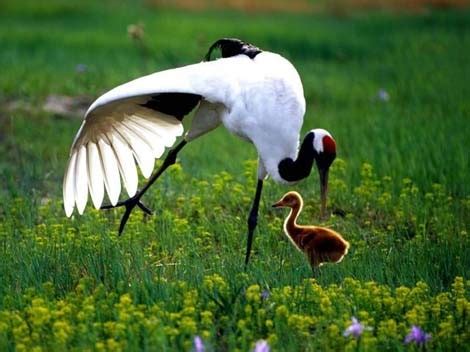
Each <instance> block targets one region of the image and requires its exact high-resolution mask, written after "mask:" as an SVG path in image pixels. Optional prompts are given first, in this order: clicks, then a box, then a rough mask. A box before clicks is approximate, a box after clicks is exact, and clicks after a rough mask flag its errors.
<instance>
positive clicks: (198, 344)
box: [193, 336, 206, 352]
mask: <svg viewBox="0 0 470 352" xmlns="http://www.w3.org/2000/svg"><path fill="white" fill-rule="evenodd" d="M193 344H194V349H193V350H194V352H204V351H205V350H206V348H205V347H204V343H203V342H202V339H201V337H200V336H196V337H194V343H193Z"/></svg>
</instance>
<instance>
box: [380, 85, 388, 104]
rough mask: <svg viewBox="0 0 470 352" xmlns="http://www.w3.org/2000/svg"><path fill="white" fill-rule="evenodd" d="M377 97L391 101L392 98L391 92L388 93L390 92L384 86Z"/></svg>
mask: <svg viewBox="0 0 470 352" xmlns="http://www.w3.org/2000/svg"><path fill="white" fill-rule="evenodd" d="M377 98H378V99H379V100H380V101H385V102H386V101H389V100H390V94H388V92H387V91H386V90H385V89H383V88H380V89H379V91H378V93H377Z"/></svg>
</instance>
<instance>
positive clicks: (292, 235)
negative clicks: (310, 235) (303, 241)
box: [284, 200, 303, 249]
mask: <svg viewBox="0 0 470 352" xmlns="http://www.w3.org/2000/svg"><path fill="white" fill-rule="evenodd" d="M302 207H303V202H302V200H300V201H299V203H298V204H296V205H295V206H293V207H292V209H291V211H290V213H289V215H288V216H287V218H286V220H285V221H284V232H285V233H286V235H287V237H289V239H290V240H291V241H292V243H294V245H295V246H296V247H297V248H299V249H301V247H300V239H299V234H300V232H299V230H300V226H299V225H297V218H298V217H299V214H300V212H301V211H302Z"/></svg>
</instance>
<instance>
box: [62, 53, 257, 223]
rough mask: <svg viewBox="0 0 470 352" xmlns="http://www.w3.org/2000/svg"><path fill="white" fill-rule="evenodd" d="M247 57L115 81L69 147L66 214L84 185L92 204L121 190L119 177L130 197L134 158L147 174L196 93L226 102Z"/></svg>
mask: <svg viewBox="0 0 470 352" xmlns="http://www.w3.org/2000/svg"><path fill="white" fill-rule="evenodd" d="M250 61H251V60H250V59H249V58H248V57H246V56H243V55H240V56H236V57H233V58H226V59H220V60H216V61H211V62H202V63H199V64H195V65H189V66H184V67H181V68H177V69H172V70H167V71H162V72H157V73H154V74H151V75H148V76H144V77H141V78H138V79H136V80H133V81H131V82H128V83H125V84H123V85H121V86H118V87H116V88H114V89H112V90H111V91H109V92H107V93H105V94H104V95H102V96H101V97H99V98H98V99H97V100H96V101H95V102H94V103H93V104H92V105H91V106H90V108H89V109H88V111H87V113H86V114H85V120H84V121H83V123H82V125H81V127H80V129H79V131H78V133H77V135H76V137H75V140H74V142H73V144H72V148H71V150H70V159H69V161H68V165H67V168H66V172H65V176H64V182H63V196H64V208H65V212H66V214H67V216H70V215H71V214H72V213H73V209H74V207H75V205H76V206H77V209H78V212H79V213H80V214H82V213H83V211H84V209H85V206H86V203H87V201H88V191H89V192H90V195H91V199H92V201H93V204H94V206H95V207H96V208H99V207H100V206H101V204H102V202H103V197H104V190H105V189H106V191H107V194H108V197H109V200H110V202H111V204H113V205H115V204H116V203H117V201H118V199H119V195H120V193H121V178H122V181H123V185H124V187H125V188H126V190H127V193H128V194H129V197H132V196H133V195H135V193H136V191H137V186H138V177H137V170H136V166H135V164H136V162H137V164H138V165H139V167H140V169H141V171H142V174H143V175H144V176H145V177H146V178H148V177H149V176H150V175H151V173H152V170H153V167H154V162H155V159H158V158H159V157H160V156H161V155H162V154H163V152H164V150H165V147H171V146H172V145H173V144H174V142H175V140H176V138H177V137H178V136H181V135H182V134H183V125H182V123H181V120H182V119H183V117H184V116H185V115H186V114H188V113H189V112H191V110H193V109H194V108H195V107H196V106H197V105H198V103H199V102H200V101H201V99H204V100H206V101H208V102H211V103H221V104H224V105H227V104H230V100H231V99H232V98H233V97H232V96H231V95H232V92H233V91H234V90H236V82H235V81H234V77H235V76H236V75H237V74H238V73H239V72H240V71H239V70H243V66H246V65H248V66H250V65H252V64H251V63H250Z"/></svg>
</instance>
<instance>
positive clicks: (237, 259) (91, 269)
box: [0, 1, 470, 351]
mask: <svg viewBox="0 0 470 352" xmlns="http://www.w3.org/2000/svg"><path fill="white" fill-rule="evenodd" d="M139 22H141V23H143V24H144V27H143V28H144V36H143V38H142V40H132V39H130V38H129V37H128V34H127V26H128V25H129V24H138V23H139ZM220 37H239V38H243V39H245V40H247V41H250V42H252V43H255V44H256V45H258V46H259V47H261V48H264V49H267V50H270V51H275V52H279V53H281V54H283V55H284V56H286V57H287V58H288V59H290V60H291V61H292V62H293V63H294V65H295V66H296V67H297V68H298V70H299V73H300V75H301V77H302V80H303V83H304V87H305V96H306V99H307V115H306V118H305V123H304V130H305V131H306V130H308V129H311V128H314V127H323V128H326V129H328V130H329V131H331V132H332V133H333V135H334V136H335V138H336V140H337V142H338V148H339V151H338V157H339V158H338V160H337V161H336V162H335V163H334V165H333V170H332V175H331V181H330V209H331V210H334V212H335V213H336V215H333V216H332V217H331V218H330V219H329V220H328V221H326V222H323V223H321V224H323V225H325V226H331V227H332V228H334V229H335V230H337V231H338V232H340V233H342V234H343V235H344V237H345V238H346V239H347V240H348V241H350V242H351V250H350V253H349V254H348V256H347V257H346V258H345V260H344V261H343V262H342V263H341V264H339V265H325V266H324V267H322V268H321V271H320V274H319V276H318V277H317V278H316V279H314V280H313V279H311V271H310V268H309V267H308V265H307V261H306V260H305V258H304V257H303V256H302V254H300V253H299V252H297V251H296V250H295V249H294V248H293V247H292V245H291V244H290V243H289V241H287V239H286V238H285V237H284V235H283V234H282V222H283V219H284V216H285V215H286V213H285V212H284V211H279V210H278V211H276V210H273V209H271V207H270V205H271V204H272V202H274V201H276V200H277V199H279V198H280V196H281V195H282V194H284V193H285V191H286V190H287V189H286V188H285V187H282V186H278V185H275V184H274V183H273V182H272V181H268V182H267V183H266V188H265V192H264V194H263V197H262V203H261V209H260V217H259V224H258V229H257V232H256V237H255V242H254V253H253V256H252V262H251V264H250V266H249V268H248V270H246V271H244V270H243V256H244V248H245V231H246V229H245V227H246V216H247V211H248V210H249V205H250V202H251V199H252V196H253V193H254V187H255V174H256V160H255V159H256V153H255V151H254V149H253V148H252V146H250V145H249V144H247V143H244V142H240V141H239V140H238V139H237V138H236V137H234V136H231V135H229V134H228V133H227V132H226V131H224V130H223V129H220V130H218V131H216V132H214V133H212V134H210V135H208V136H206V137H204V138H202V139H200V140H197V141H195V142H194V143H193V145H191V146H190V147H188V148H187V149H185V150H184V151H183V152H182V153H181V154H180V158H179V162H178V164H177V165H175V166H174V167H172V168H171V169H170V170H169V171H168V172H167V174H166V175H165V176H164V177H163V178H162V179H161V180H160V181H159V182H158V183H157V184H156V185H155V186H154V187H153V188H152V189H151V191H150V192H149V194H148V195H147V196H146V197H145V198H146V199H145V201H146V203H147V204H148V205H149V206H150V207H151V208H152V209H154V210H155V213H156V215H155V216H152V217H148V218H145V219H144V218H143V217H142V215H141V214H140V213H138V212H136V213H135V214H133V216H132V217H131V220H130V222H129V223H128V226H127V229H126V232H125V234H124V235H123V236H122V237H118V236H117V234H116V229H117V227H118V224H119V221H120V215H121V211H120V210H116V211H109V212H99V211H96V210H94V209H92V208H91V207H88V208H87V210H86V212H85V214H84V215H83V216H74V217H73V218H72V219H68V218H66V217H65V214H64V211H63V208H62V195H61V186H62V176H63V172H64V166H65V163H66V161H67V155H68V150H69V147H70V144H71V141H72V139H73V136H74V135H75V133H76V131H77V129H78V127H79V125H80V122H81V119H80V118H79V117H76V118H73V117H72V118H71V117H67V116H63V115H60V114H51V113H49V112H44V111H43V110H42V107H43V105H44V101H45V100H46V98H47V97H48V96H50V95H51V94H61V95H70V96H74V97H76V96H82V97H83V96H84V98H83V99H85V100H87V99H90V100H92V99H93V98H94V97H97V96H98V95H99V94H100V93H102V92H104V91H105V90H107V89H109V88H110V87H113V86H115V85H117V84H118V83H121V82H124V81H127V80H129V79H131V78H134V77H136V76H139V75H143V74H146V73H150V72H153V71H157V70H161V69H165V68H169V67H174V66H178V65H184V64H189V63H193V62H197V61H200V60H201V58H202V57H203V56H204V54H205V53H206V50H207V48H208V46H209V45H210V44H212V42H214V41H215V40H216V39H218V38H220ZM0 45H1V50H0V67H1V71H0V153H1V154H0V155H1V158H0V184H1V187H0V204H1V206H0V350H15V349H16V350H23V351H31V350H33V348H35V350H38V351H39V350H44V351H45V350H57V351H61V350H64V349H75V350H113V351H115V350H119V349H122V350H141V349H143V350H149V351H151V350H155V351H160V350H190V349H191V348H192V346H193V339H194V337H195V336H200V337H201V338H202V341H203V343H204V344H205V346H206V348H207V350H231V351H232V350H240V351H247V350H250V349H252V348H253V347H254V344H255V342H256V341H258V340H260V339H266V340H267V341H268V343H269V345H270V346H271V348H272V349H273V350H285V351H294V350H305V351H318V350H322V351H327V350H332V351H336V350H378V349H389V350H405V349H411V350H418V349H420V348H424V346H418V345H416V344H414V343H413V342H412V343H410V344H405V343H404V339H405V336H406V335H407V334H408V333H409V331H410V328H411V326H412V325H418V326H420V327H421V328H422V329H424V330H425V331H426V332H428V333H430V334H431V339H430V340H428V341H427V342H426V348H428V349H430V350H464V349H469V345H470V333H469V331H470V320H469V315H470V302H469V294H470V281H468V280H469V279H470V278H469V268H470V249H469V248H470V246H469V244H470V242H469V235H468V229H469V223H470V217H469V215H468V214H470V196H469V187H470V175H469V172H468V171H469V166H470V165H469V150H470V142H469V137H470V123H469V122H470V121H469V115H470V99H469V98H468V97H469V96H470V85H469V84H468V78H469V77H470V72H469V71H470V66H469V65H468V58H469V55H470V52H469V50H470V12H468V11H464V10H458V11H457V10H449V11H442V12H434V11H429V12H425V13H419V14H401V15H397V14H387V13H380V12H375V13H367V14H364V13H362V14H361V13H356V14H351V15H347V16H345V15H344V14H343V15H342V16H341V17H335V16H331V15H328V14H317V15H312V14H280V13H273V14H260V13H256V14H243V13H240V12H220V11H212V12H211V11H204V12H182V11H177V10H162V9H156V8H154V7H148V6H146V5H140V4H139V5H136V4H133V5H132V3H131V2H120V3H114V2H112V3H111V2H107V3H105V4H104V5H96V4H94V3H92V2H89V3H87V2H82V3H81V5H76V4H72V3H70V2H65V1H50V2H48V3H47V5H43V4H42V2H36V1H24V2H21V3H17V2H15V1H11V2H10V1H3V2H2V3H0ZM317 188H318V185H317V176H316V175H315V174H314V173H312V176H311V177H310V178H309V179H308V180H306V181H303V182H302V183H300V184H298V185H296V186H294V187H292V188H291V189H293V190H297V191H299V192H301V193H302V195H303V197H304V199H305V200H306V207H305V210H304V213H303V215H302V216H301V219H300V222H302V223H320V221H319V220H318V219H319V199H318V189H317ZM353 316H355V317H357V318H358V319H359V321H361V322H362V323H363V324H365V325H367V326H369V327H371V329H366V330H365V331H364V333H363V335H362V336H361V337H360V338H357V339H356V338H354V337H344V336H343V331H344V330H345V329H347V327H348V326H349V325H350V324H351V318H352V317H353Z"/></svg>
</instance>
